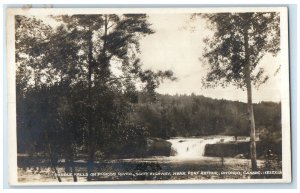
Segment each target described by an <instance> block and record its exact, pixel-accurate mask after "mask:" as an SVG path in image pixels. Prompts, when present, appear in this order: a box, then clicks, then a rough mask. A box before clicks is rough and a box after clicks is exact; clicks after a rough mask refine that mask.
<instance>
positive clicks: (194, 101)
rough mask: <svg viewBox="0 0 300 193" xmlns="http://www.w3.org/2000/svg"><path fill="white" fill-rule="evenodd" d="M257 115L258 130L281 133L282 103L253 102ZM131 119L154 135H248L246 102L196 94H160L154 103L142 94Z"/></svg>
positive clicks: (163, 136) (166, 136) (255, 114)
mask: <svg viewBox="0 0 300 193" xmlns="http://www.w3.org/2000/svg"><path fill="white" fill-rule="evenodd" d="M254 116H255V121H256V128H257V133H264V134H265V133H266V132H268V134H270V133H273V134H274V133H276V134H277V135H281V104H280V103H274V102H261V103H258V104H254ZM132 119H135V121H136V122H138V123H139V124H141V125H144V126H145V127H146V128H148V131H149V133H150V135H151V136H154V137H162V138H168V137H175V136H184V137H188V136H199V135H241V136H249V129H248V120H247V106H246V103H242V102H238V101H228V100H217V99H212V98H208V97H204V96H197V95H194V94H192V95H175V96H171V95H158V96H157V101H156V102H155V103H149V102H147V99H146V98H143V97H142V96H141V97H140V101H139V103H138V105H137V106H136V111H135V113H134V114H133V115H132ZM275 138H276V137H275ZM277 138H278V140H280V137H279V136H277Z"/></svg>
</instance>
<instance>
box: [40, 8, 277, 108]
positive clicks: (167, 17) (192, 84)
mask: <svg viewBox="0 0 300 193" xmlns="http://www.w3.org/2000/svg"><path fill="white" fill-rule="evenodd" d="M148 15H149V18H148V20H149V23H151V24H152V25H151V28H152V29H153V30H154V31H155V33H154V34H151V35H148V36H146V37H143V38H142V39H141V40H140V46H141V47H140V50H141V53H140V58H141V62H142V63H143V65H142V67H143V68H144V69H151V70H154V71H156V70H172V71H173V73H174V76H175V77H176V78H177V80H176V81H168V80H165V81H164V82H163V83H161V85H160V86H159V88H158V89H157V92H158V93H161V94H170V95H175V94H178V95H180V94H187V95H190V94H192V93H194V94H196V95H204V96H206V97H211V98H216V99H226V100H234V101H242V102H246V101H247V93H246V91H243V90H241V89H237V88H236V87H235V86H228V87H226V88H222V87H217V88H214V89H212V88H211V89H207V88H204V87H203V86H202V79H203V78H204V77H205V75H206V74H207V72H208V70H207V66H205V65H203V64H202V62H201V61H200V58H201V56H202V53H203V50H204V48H205V44H204V43H203V39H204V38H206V37H209V36H211V35H212V34H213V32H212V31H210V30H209V29H208V28H207V27H206V26H207V21H206V20H204V19H201V18H197V19H196V20H191V19H190V14H181V13H177V14H166V13H165V14H148ZM36 17H38V18H39V19H42V20H43V21H45V22H47V23H48V24H50V25H52V26H54V27H55V26H57V25H58V23H57V22H56V21H54V20H53V19H50V18H49V17H48V16H47V15H44V16H43V15H39V16H36ZM279 66H280V58H279V56H277V57H273V56H272V55H270V54H267V55H266V56H265V57H264V58H262V60H261V62H260V64H259V65H258V68H259V67H263V68H264V69H265V71H266V74H268V75H269V80H268V81H267V82H266V83H265V84H263V85H261V86H260V87H259V89H258V90H257V89H255V88H254V87H253V102H255V103H258V102H261V101H274V102H279V101H280V97H281V96H280V87H281V83H280V73H278V74H277V75H276V76H274V73H275V72H276V70H277V69H278V67H279ZM115 71H116V74H118V72H117V71H118V70H117V68H115Z"/></svg>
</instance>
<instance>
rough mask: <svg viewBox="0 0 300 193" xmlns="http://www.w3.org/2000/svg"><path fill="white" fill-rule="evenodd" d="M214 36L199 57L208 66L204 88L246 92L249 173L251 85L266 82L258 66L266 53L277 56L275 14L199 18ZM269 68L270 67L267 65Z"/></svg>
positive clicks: (253, 149) (252, 126)
mask: <svg viewBox="0 0 300 193" xmlns="http://www.w3.org/2000/svg"><path fill="white" fill-rule="evenodd" d="M201 16H202V17H203V18H205V19H207V20H208V22H210V24H209V28H210V29H212V30H214V31H215V33H214V35H213V37H212V38H211V39H205V40H204V42H205V44H206V45H207V46H206V49H205V51H204V54H203V58H204V62H207V63H208V64H209V72H208V74H207V76H206V78H205V80H204V82H203V83H204V85H205V86H208V87H215V86H218V85H220V84H221V86H223V87H225V86H227V85H228V84H230V83H231V84H233V85H236V86H237V87H238V88H241V89H246V90H247V109H248V119H249V126H250V155H251V165H252V170H253V171H255V170H257V163H256V143H255V121H254V115H253V104H252V85H254V86H257V88H258V87H259V86H260V85H261V84H263V83H265V82H266V81H267V80H268V76H266V75H265V74H264V69H263V68H259V69H257V68H258V67H257V66H258V64H259V62H260V61H261V59H262V58H263V57H264V56H265V55H266V53H272V54H273V55H276V54H277V53H278V52H279V41H280V40H279V39H280V30H279V23H280V20H279V14H278V13H275V12H249V13H216V14H203V15H201ZM270 65H271V64H270Z"/></svg>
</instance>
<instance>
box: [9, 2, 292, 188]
mask: <svg viewBox="0 0 300 193" xmlns="http://www.w3.org/2000/svg"><path fill="white" fill-rule="evenodd" d="M288 47H289V46H288V17H287V8H286V7H255V8H254V7H243V8H236V7H235V8H228V7H226V8H225V7H224V8H140V9H137V8H122V9H113V8H101V9H100V8H94V9H91V8H85V9H83V8H82V9H81V8H72V9H71V8H68V9H67V8H41V9H39V8H9V9H8V10H7V52H8V55H7V58H8V69H7V72H8V83H9V87H8V89H9V92H8V102H9V105H8V110H9V144H10V145H9V175H10V176H9V180H10V184H12V185H44V184H47V185H59V184H67V185H68V184H71V185H81V184H91V185H93V184H96V185H97V184H160V183H161V184H166V183H169V184H170V183H175V184H178V183H179V184H181V183H182V184H186V183H189V184H192V183H195V184H197V183H254V182H255V183H288V182H290V181H291V149H290V102H289V100H290V99H289V97H290V96H289V85H290V84H289V57H288V53H289V50H288Z"/></svg>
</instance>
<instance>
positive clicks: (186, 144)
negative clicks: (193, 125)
mask: <svg viewBox="0 0 300 193" xmlns="http://www.w3.org/2000/svg"><path fill="white" fill-rule="evenodd" d="M233 140H234V139H233V137H232V136H211V137H202V138H173V139H169V140H168V141H169V142H170V143H171V144H172V146H171V148H172V151H173V155H172V156H174V157H175V158H184V159H191V158H192V159H193V158H201V157H203V156H204V153H205V152H204V151H205V146H206V144H214V143H219V142H228V141H233Z"/></svg>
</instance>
